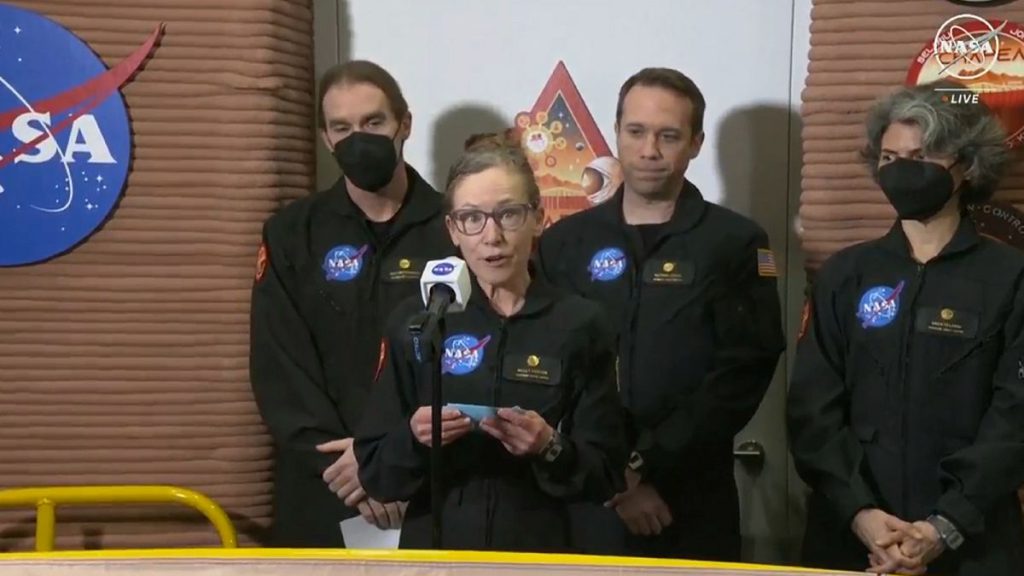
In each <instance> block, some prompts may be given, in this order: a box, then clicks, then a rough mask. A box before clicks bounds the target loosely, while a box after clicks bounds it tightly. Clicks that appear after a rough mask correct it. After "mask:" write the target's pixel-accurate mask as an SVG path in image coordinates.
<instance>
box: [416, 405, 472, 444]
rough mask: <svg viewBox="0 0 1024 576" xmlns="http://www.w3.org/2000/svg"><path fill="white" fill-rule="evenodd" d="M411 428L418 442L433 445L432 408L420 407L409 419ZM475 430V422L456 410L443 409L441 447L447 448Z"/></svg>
mask: <svg viewBox="0 0 1024 576" xmlns="http://www.w3.org/2000/svg"><path fill="white" fill-rule="evenodd" d="M409 427H410V428H412V435H413V436H415V437H416V440H417V441H418V442H419V443H420V444H423V445H424V446H427V447H428V448H429V447H430V445H431V432H432V430H431V418H430V406H420V407H419V408H418V409H416V412H415V413H414V414H413V415H412V418H410V419H409ZM472 430H473V421H472V420H470V419H469V417H468V416H463V415H462V412H459V411H458V410H456V409H454V408H442V409H441V445H442V446H447V445H448V444H451V443H452V442H454V441H456V440H458V439H459V438H462V437H463V436H465V435H466V434H469V433H470V432H471V431H472Z"/></svg>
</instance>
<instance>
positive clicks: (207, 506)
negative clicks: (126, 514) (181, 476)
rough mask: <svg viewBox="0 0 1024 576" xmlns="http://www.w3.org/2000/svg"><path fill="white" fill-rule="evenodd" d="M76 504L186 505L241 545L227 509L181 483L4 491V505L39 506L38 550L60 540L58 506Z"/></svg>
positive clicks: (0, 494)
mask: <svg viewBox="0 0 1024 576" xmlns="http://www.w3.org/2000/svg"><path fill="white" fill-rule="evenodd" d="M69 504H71V505H74V504H78V505H81V504H93V505H95V504H184V505H185V506H189V507H192V508H195V509H196V510H198V511H199V512H201V513H202V514H203V516H206V519H207V520H209V521H210V522H211V523H212V524H213V527H214V528H216V529H217V534H219V535H220V541H221V544H222V545H223V546H224V548H235V547H237V546H238V538H237V536H236V535H235V527H234V526H233V525H232V524H231V519H230V518H228V515H227V514H226V513H225V512H224V509H223V508H221V507H220V506H218V505H217V503H216V502H214V501H213V500H211V499H209V498H207V497H206V496H204V495H202V494H200V493H198V492H195V491H193V490H188V489H187V488H179V487H177V486H49V487H40V488H12V489H8V490H0V508H19V507H25V506H35V508H36V551H38V552H50V551H52V550H53V549H54V544H55V541H56V531H55V525H56V523H57V515H56V512H57V506H64V505H69Z"/></svg>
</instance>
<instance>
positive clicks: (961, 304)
mask: <svg viewBox="0 0 1024 576" xmlns="http://www.w3.org/2000/svg"><path fill="white" fill-rule="evenodd" d="M936 88H946V89H960V90H962V89H963V87H961V86H958V85H954V84H950V83H948V82H944V83H942V84H940V85H926V86H919V87H916V88H909V89H903V90H902V91H900V92H898V93H896V94H895V95H893V96H891V97H889V98H887V99H885V100H883V101H882V102H881V103H879V104H878V105H877V106H876V107H875V108H874V110H872V112H871V113H870V115H869V116H868V122H867V124H868V130H867V132H868V145H867V147H866V149H865V151H864V157H865V159H866V160H867V163H868V166H869V167H870V168H871V170H872V173H873V174H874V175H875V177H876V181H877V182H878V184H879V185H880V186H881V188H882V191H883V192H884V193H885V196H886V197H887V198H888V199H889V202H890V203H891V204H892V206H893V208H894V209H895V211H896V215H897V217H898V220H897V222H896V223H895V224H894V225H893V227H892V229H891V230H890V231H889V232H888V234H886V235H885V236H883V237H882V238H880V239H877V240H873V241H870V242H865V243H862V244H858V245H855V246H852V247H850V248H847V249H845V250H842V251H840V252H839V253H837V254H835V255H834V256H832V257H831V258H830V259H829V260H828V262H826V263H825V265H824V266H823V267H822V269H821V270H820V272H819V273H818V275H817V278H816V279H815V281H814V286H813V293H812V295H811V297H810V299H809V301H808V304H807V305H806V306H805V310H804V316H803V327H802V329H801V333H800V336H799V339H798V348H797V354H796V362H795V366H794V369H793V374H792V382H791V386H790V391H789V400H788V411H787V412H788V419H789V428H790V434H791V444H792V451H793V455H794V460H795V463H796V467H797V470H798V471H799V473H800V475H801V477H802V478H803V479H804V480H805V481H806V482H807V483H808V485H809V486H810V487H811V489H812V494H811V497H810V500H809V501H808V504H807V514H808V518H807V532H806V536H805V538H804V551H803V555H804V562H805V564H806V565H807V566H814V567H822V568H829V569H843V570H865V569H867V570H868V571H870V572H876V573H900V574H920V573H923V572H924V571H925V570H926V569H927V571H928V572H929V573H939V574H949V575H958V576H966V575H979V576H980V575H987V574H1024V526H1022V522H1021V509H1020V504H1019V503H1018V501H1017V496H1016V491H1017V488H1018V487H1019V486H1021V484H1022V483H1024V254H1021V253H1020V252H1019V251H1017V250H1016V249H1014V248H1011V247H1009V246H1006V245H1003V244H1000V243H997V242H995V241H993V240H991V239H989V238H985V237H982V236H980V235H979V234H978V232H977V230H976V229H975V227H974V224H973V223H972V221H971V219H970V218H969V217H968V216H967V212H966V207H967V206H968V205H969V204H971V203H976V202H982V201H984V200H986V199H987V198H988V197H989V196H990V195H991V194H992V191H993V190H994V188H995V186H996V185H997V183H998V179H999V176H1000V174H1001V173H1002V171H1003V168H1004V166H1005V164H1006V161H1007V154H1006V148H1005V145H1004V138H1005V135H1004V133H1003V131H1002V129H1001V127H1000V125H999V122H998V120H997V119H996V118H995V117H993V116H992V114H991V113H990V112H989V111H988V109H987V108H985V106H984V105H983V104H951V103H949V102H948V101H947V99H946V98H945V96H944V94H946V92H944V91H937V90H936Z"/></svg>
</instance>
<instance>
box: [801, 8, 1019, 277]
mask: <svg viewBox="0 0 1024 576" xmlns="http://www.w3.org/2000/svg"><path fill="white" fill-rule="evenodd" d="M963 13H972V14H977V15H979V16H982V17H986V18H993V19H1001V20H1010V21H1013V22H1018V23H1024V2H1020V1H1018V2H1012V3H1010V4H1008V5H1004V6H998V7H994V8H984V7H973V6H971V7H965V6H957V5H955V4H953V3H952V2H946V1H940V0H900V1H899V2H877V1H870V2H868V1H864V0H814V6H813V9H812V12H811V50H810V62H809V66H808V70H809V74H808V77H807V86H806V87H805V89H804V91H803V107H802V110H801V116H802V118H803V133H802V136H803V150H804V155H803V180H802V191H801V196H800V224H801V228H802V232H801V240H802V245H803V249H804V252H805V253H806V255H807V268H808V269H809V270H811V271H813V270H815V269H817V268H818V267H819V266H820V265H821V263H822V262H823V261H824V260H825V259H826V258H827V257H828V256H830V255H832V254H834V253H835V252H836V251H838V250H840V249H842V248H844V247H846V246H849V245H850V244H854V243H856V242H861V241H864V240H869V239H871V238H876V237H878V236H879V235H881V234H884V233H885V232H886V231H887V230H888V229H889V227H890V226H891V225H892V222H893V220H894V218H895V212H894V211H893V210H892V208H891V207H890V206H889V204H888V202H886V200H885V197H884V196H883V195H882V193H881V191H880V190H879V189H878V187H877V185H875V183H874V182H873V181H872V180H871V178H870V175H869V174H868V171H867V169H866V168H865V167H864V166H863V165H862V164H861V163H860V160H859V157H858V150H859V149H860V148H861V147H862V146H863V145H864V117H865V114H866V112H867V110H868V109H869V108H870V107H871V105H872V104H873V103H874V102H875V100H876V99H878V98H879V97H881V96H883V95H885V94H888V93H890V92H891V91H893V90H895V89H897V88H898V87H900V86H901V85H902V84H903V82H904V81H905V79H906V75H907V70H908V69H909V68H910V65H911V63H912V62H913V60H914V59H915V58H916V57H917V55H918V54H919V53H920V51H921V49H922V48H923V47H924V46H925V44H926V43H928V42H931V40H932V38H933V37H934V36H935V32H936V30H937V28H938V27H939V26H940V25H941V24H942V23H943V22H944V21H945V20H946V19H947V18H950V17H952V16H955V15H957V14H963ZM996 198H997V199H1000V200H1004V201H1008V202H1012V203H1014V204H1015V205H1016V207H1017V208H1018V209H1021V208H1024V165H1022V164H1021V163H1019V162H1018V163H1017V164H1015V165H1014V166H1013V167H1012V169H1011V170H1010V172H1009V174H1008V175H1007V177H1006V178H1005V180H1004V181H1003V185H1002V187H1001V189H1000V190H999V191H998V193H997V195H996Z"/></svg>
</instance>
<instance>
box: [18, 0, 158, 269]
mask: <svg viewBox="0 0 1024 576" xmlns="http://www.w3.org/2000/svg"><path fill="white" fill-rule="evenodd" d="M160 33H161V31H160V29H159V28H158V29H157V30H155V31H154V32H153V33H152V34H151V35H150V36H149V38H147V39H146V41H145V42H144V43H143V44H142V45H141V46H139V47H138V48H137V49H136V50H135V51H134V52H132V53H131V54H129V55H128V56H127V57H126V58H125V59H124V60H122V61H121V62H120V63H118V64H117V65H116V66H114V67H113V68H111V69H109V70H108V69H107V67H106V66H105V65H104V64H103V61H101V60H100V58H99V57H98V56H97V55H96V54H95V53H94V52H93V51H92V50H91V49H90V48H89V46H87V45H86V44H85V42H83V41H82V40H81V39H79V38H78V37H77V36H75V35H74V34H73V33H71V32H70V31H69V30H67V29H65V28H64V27H62V26H61V25H59V24H57V23H56V22H54V21H52V20H50V19H48V18H46V17H44V16H41V15H39V14H37V13H35V12H31V11H29V10H23V9H21V8H15V7H13V6H9V5H5V4H0V266H18V265H25V264H34V263H38V262H42V261H45V260H47V259H50V258H52V257H54V256H58V255H60V254H62V253H64V252H67V251H68V250H70V249H72V248H73V247H75V246H77V245H78V244H80V243H81V242H82V241H83V240H85V239H86V238H88V237H89V236H90V235H91V234H92V233H93V232H95V231H96V230H97V229H99V228H100V226H102V224H103V222H104V221H105V220H106V219H107V218H108V217H109V216H110V215H111V214H112V213H113V211H114V209H115V208H116V206H117V204H118V201H119V199H120V197H121V193H122V190H123V189H124V185H125V182H126V180H127V178H128V172H129V168H130V165H131V153H132V131H131V126H130V123H129V118H128V111H127V109H126V108H125V103H124V99H123V98H122V96H121V93H120V90H119V89H120V87H121V86H122V85H124V84H125V83H126V82H128V81H129V79H130V78H131V77H132V76H133V75H134V74H135V73H136V72H137V71H138V70H139V68H140V67H141V66H142V64H143V62H144V61H145V60H146V58H147V57H148V56H149V55H150V53H151V52H152V51H153V48H154V46H155V45H156V42H157V40H158V38H159V36H160Z"/></svg>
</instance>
